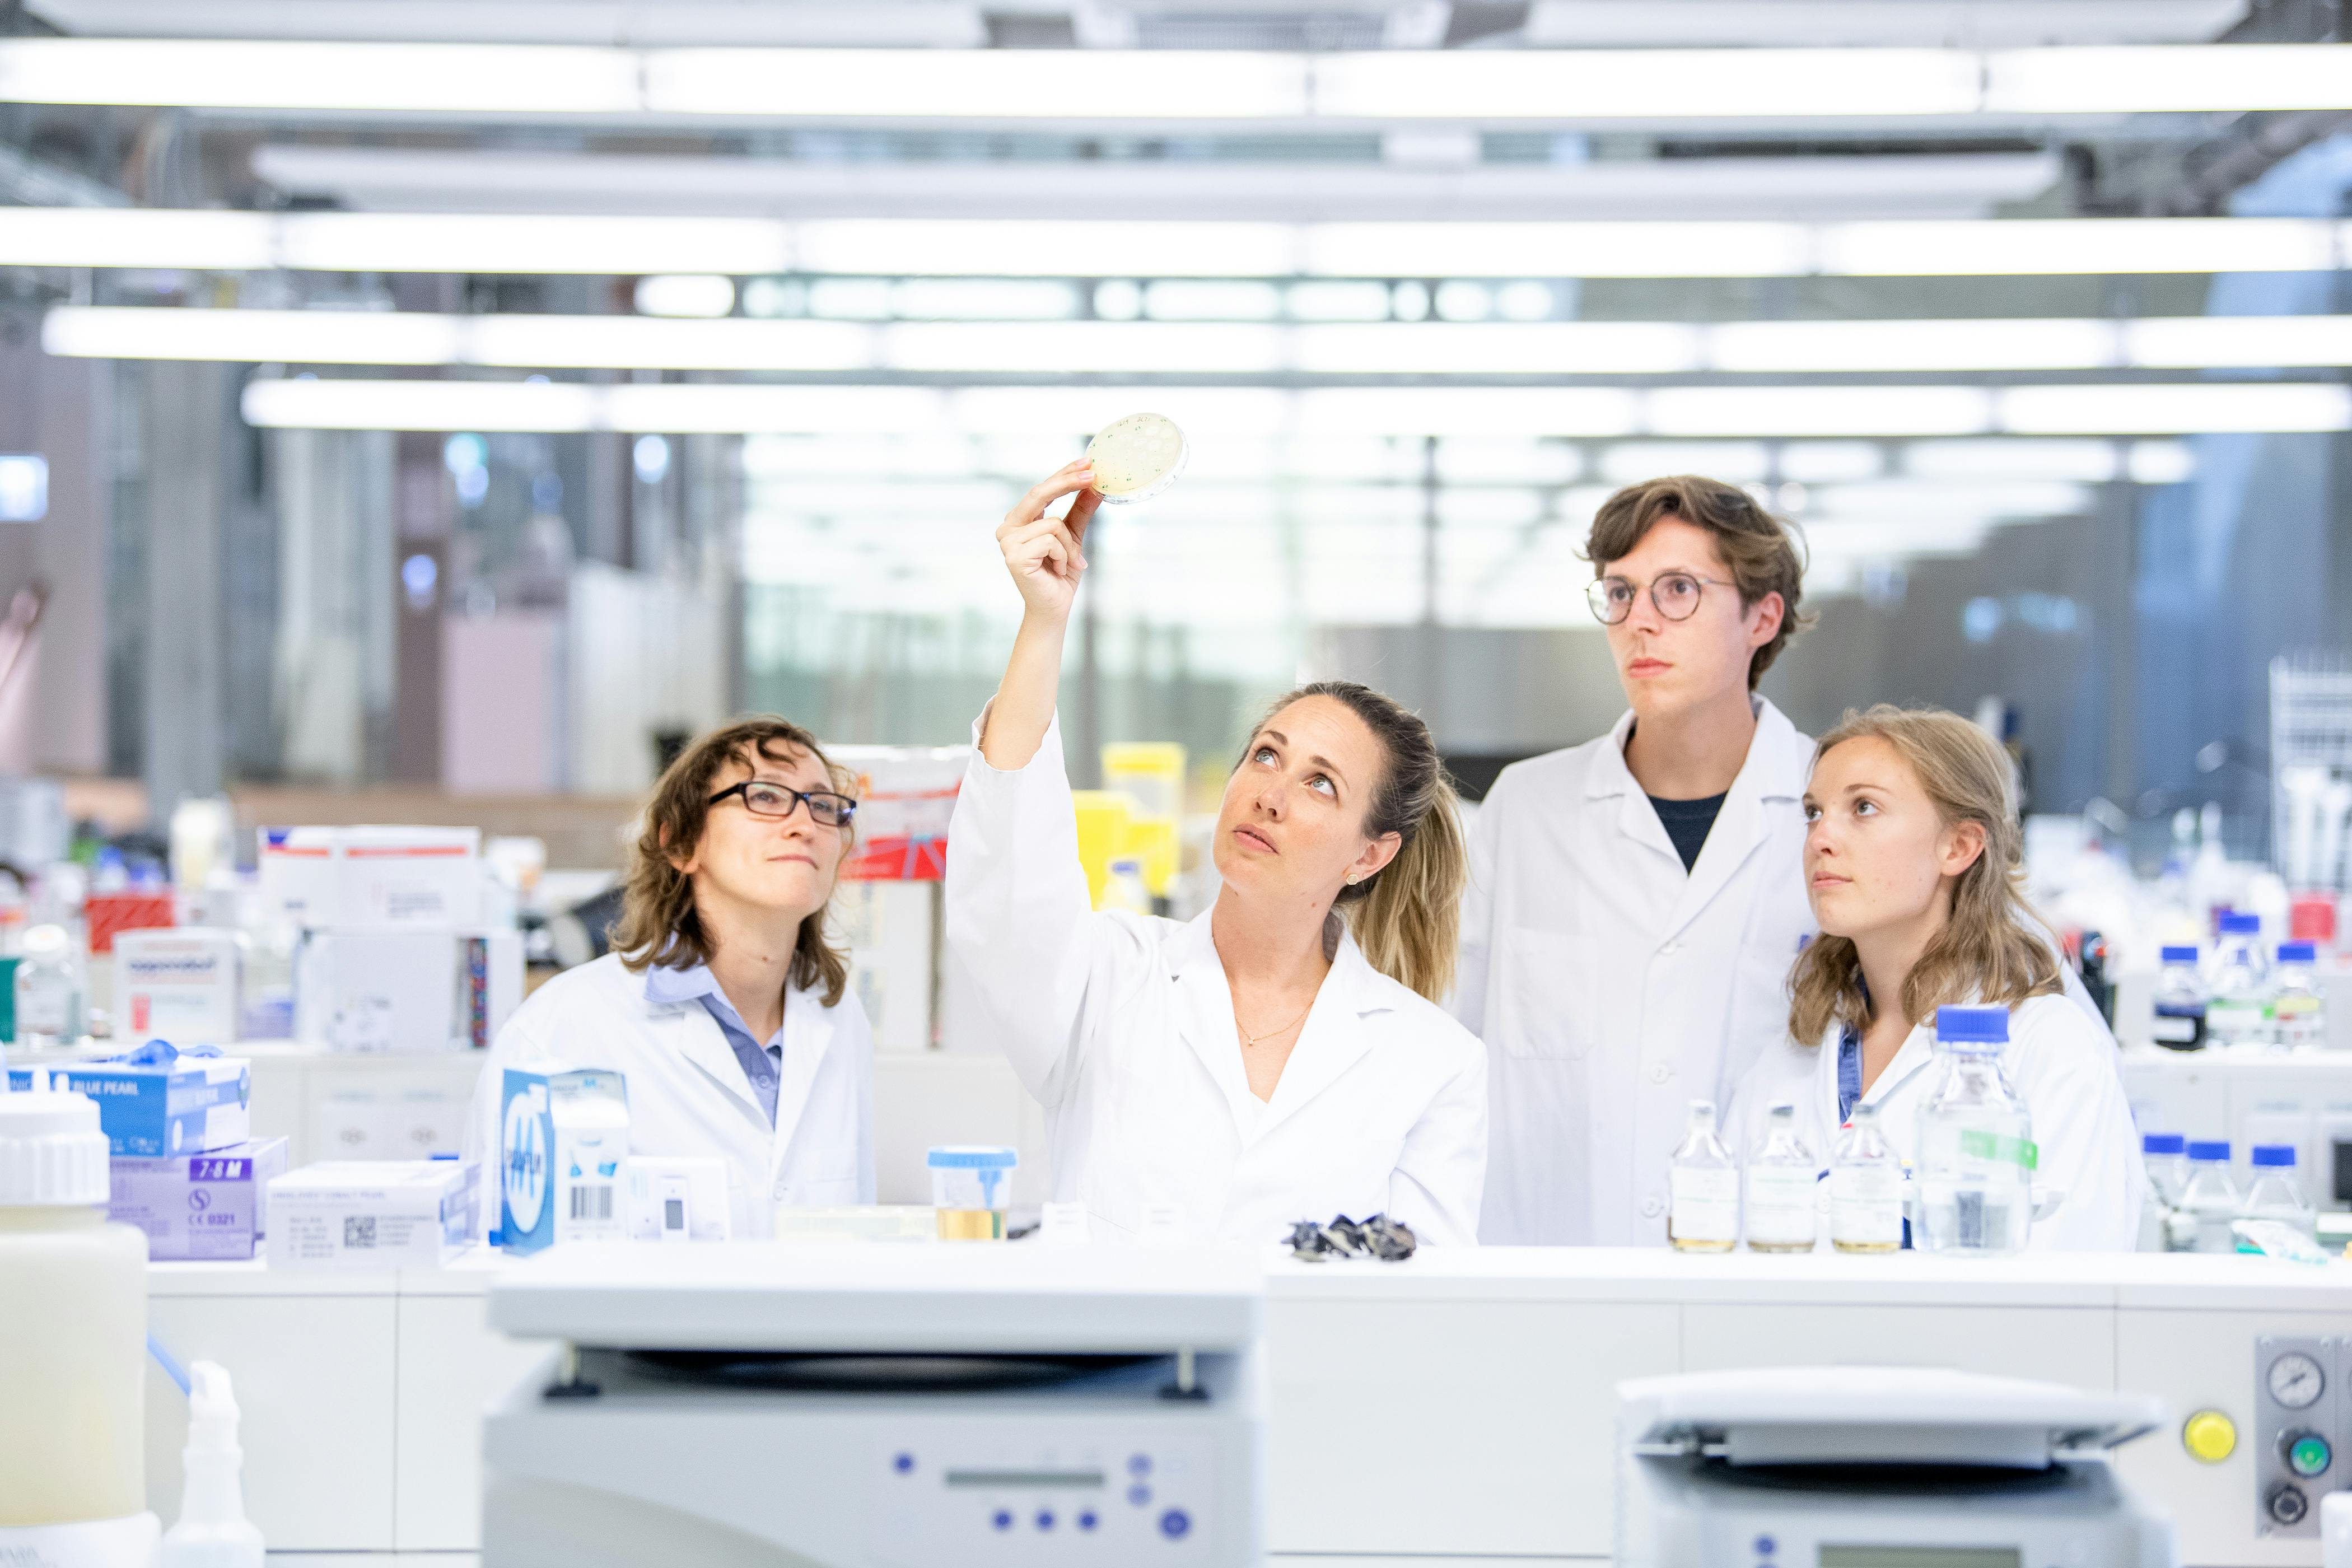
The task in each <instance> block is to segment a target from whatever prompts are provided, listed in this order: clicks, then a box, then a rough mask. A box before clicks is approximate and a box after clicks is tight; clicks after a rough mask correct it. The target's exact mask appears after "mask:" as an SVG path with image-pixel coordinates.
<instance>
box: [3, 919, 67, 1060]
mask: <svg viewBox="0 0 2352 1568" xmlns="http://www.w3.org/2000/svg"><path fill="white" fill-rule="evenodd" d="M81 1037H82V985H81V966H80V965H79V964H77V963H75V962H74V954H73V943H72V941H71V939H70V938H68V936H67V935H66V929H65V927H63V926H59V925H37V926H35V927H34V928H33V929H32V930H30V931H26V933H25V955H24V957H22V958H20V959H18V960H17V961H16V1041H17V1043H18V1044H19V1045H22V1046H24V1047H26V1048H27V1049H31V1050H44V1049H49V1048H53V1047H58V1046H69V1045H72V1044H73V1043H74V1042H75V1041H77V1040H79V1039H80V1038H81Z"/></svg>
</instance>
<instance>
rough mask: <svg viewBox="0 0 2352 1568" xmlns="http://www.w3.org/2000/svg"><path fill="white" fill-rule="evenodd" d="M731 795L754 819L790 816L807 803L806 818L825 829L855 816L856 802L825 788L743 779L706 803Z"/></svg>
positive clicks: (841, 824) (846, 824) (846, 823)
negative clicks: (791, 785)
mask: <svg viewBox="0 0 2352 1568" xmlns="http://www.w3.org/2000/svg"><path fill="white" fill-rule="evenodd" d="M729 795H741V796H742V797H743V809H744V810H746V811H748V812H750V813H751V815H752V816H769V817H784V816H791V815H792V814H793V812H794V811H795V810H797V809H798V808H799V806H800V804H801V802H803V801H806V802H808V808H809V816H812V817H814V819H815V820H816V821H818V822H819V823H822V824H823V825H824V826H827V827H845V826H848V825H849V819H850V818H851V817H853V816H856V815H857V803H856V801H854V800H852V799H850V798H849V796H847V795H835V794H834V793H833V792H832V791H831V790H826V789H786V788H785V787H784V786H783V785H782V784H763V783H761V781H760V780H758V779H745V780H744V781H743V782H742V783H741V784H730V785H729V786H728V787H727V788H725V789H722V790H720V791H719V793H718V794H717V795H712V796H711V797H710V799H709V802H708V803H707V804H709V805H718V804H719V802H720V801H722V800H725V799H726V798H727V797H728V796H729Z"/></svg>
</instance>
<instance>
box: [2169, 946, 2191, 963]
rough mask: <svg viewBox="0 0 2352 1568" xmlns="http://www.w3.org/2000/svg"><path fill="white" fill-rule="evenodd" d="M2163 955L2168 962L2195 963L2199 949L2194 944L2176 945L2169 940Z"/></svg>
mask: <svg viewBox="0 0 2352 1568" xmlns="http://www.w3.org/2000/svg"><path fill="white" fill-rule="evenodd" d="M2163 956H2164V962H2165V963H2196V962H2197V949H2196V948H2194V947H2192V946H2180V947H2176V946H2174V945H2173V944H2171V943H2170V942H2167V943H2166V944H2165V946H2164V955H2163Z"/></svg>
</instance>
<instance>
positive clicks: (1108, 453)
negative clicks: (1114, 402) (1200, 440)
mask: <svg viewBox="0 0 2352 1568" xmlns="http://www.w3.org/2000/svg"><path fill="white" fill-rule="evenodd" d="M1185 451H1186V447H1185V445H1184V432H1183V431H1181V430H1179V429H1178V428H1177V427H1176V421H1174V420H1173V419H1171V418H1169V417H1168V416H1166V415H1164V414H1130V415H1129V416H1127V417H1126V418H1124V419H1118V420H1114V421H1112V422H1111V423H1110V424H1108V425H1107V426H1104V427H1103V429H1102V432H1101V434H1099V435H1097V437H1095V438H1094V439H1093V440H1092V441H1090V442H1088V443H1087V462H1089V463H1092V464H1093V465H1094V469H1095V489H1098V490H1100V491H1101V492H1102V498H1103V500H1106V501H1110V502H1115V503H1124V502H1129V501H1139V500H1150V499H1151V498H1152V497H1153V496H1156V495H1158V494H1159V493H1160V491H1162V490H1164V489H1167V488H1168V487H1169V486H1170V485H1172V484H1174V483H1175V482H1176V476H1177V475H1178V474H1181V473H1182V472H1183V471H1184V457H1185Z"/></svg>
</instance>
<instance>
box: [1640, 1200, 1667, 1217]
mask: <svg viewBox="0 0 2352 1568" xmlns="http://www.w3.org/2000/svg"><path fill="white" fill-rule="evenodd" d="M1665 1212H1666V1205H1664V1203H1662V1202H1660V1201H1659V1200H1658V1199H1656V1198H1643V1200H1642V1217H1643V1219H1655V1218H1657V1217H1658V1216H1659V1215H1662V1214H1664V1213H1665Z"/></svg>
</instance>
